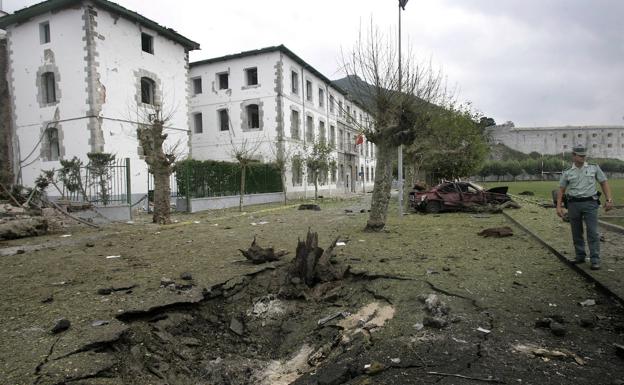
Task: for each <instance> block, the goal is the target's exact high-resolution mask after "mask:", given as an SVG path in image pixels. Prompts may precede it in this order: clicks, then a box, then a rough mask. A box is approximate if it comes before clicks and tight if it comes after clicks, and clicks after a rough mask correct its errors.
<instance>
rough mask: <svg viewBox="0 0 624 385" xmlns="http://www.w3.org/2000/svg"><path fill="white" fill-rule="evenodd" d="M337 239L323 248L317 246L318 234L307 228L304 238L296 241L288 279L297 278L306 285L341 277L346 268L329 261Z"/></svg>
mask: <svg viewBox="0 0 624 385" xmlns="http://www.w3.org/2000/svg"><path fill="white" fill-rule="evenodd" d="M337 241H338V238H336V239H335V240H334V242H332V244H331V246H329V247H328V248H327V249H326V250H323V249H322V248H320V247H318V234H317V233H315V232H311V231H310V230H308V234H307V236H306V240H305V241H302V240H299V241H298V243H297V252H296V255H295V259H294V260H293V262H292V265H291V267H290V271H289V277H290V279H291V280H292V278H299V279H300V280H301V281H302V282H303V283H305V284H306V286H308V287H312V286H314V285H315V284H316V283H319V282H330V281H336V280H339V279H342V278H343V277H344V274H345V272H346V269H341V268H338V267H335V266H334V265H332V264H331V261H330V258H331V257H332V255H333V253H334V248H335V247H336V242H337Z"/></svg>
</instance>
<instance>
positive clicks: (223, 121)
mask: <svg viewBox="0 0 624 385" xmlns="http://www.w3.org/2000/svg"><path fill="white" fill-rule="evenodd" d="M219 129H220V130H221V131H229V130H230V117H229V115H228V110H227V109H225V108H224V109H222V110H219Z"/></svg>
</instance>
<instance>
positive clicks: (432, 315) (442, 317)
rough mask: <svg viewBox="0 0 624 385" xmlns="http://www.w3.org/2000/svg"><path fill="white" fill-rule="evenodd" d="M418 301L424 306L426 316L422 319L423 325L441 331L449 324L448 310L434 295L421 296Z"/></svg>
mask: <svg viewBox="0 0 624 385" xmlns="http://www.w3.org/2000/svg"><path fill="white" fill-rule="evenodd" d="M418 299H419V300H420V301H421V302H422V303H424V304H425V310H426V311H427V313H428V314H427V315H425V316H424V317H423V322H422V323H423V325H424V326H429V327H432V328H436V329H441V328H444V327H446V326H447V325H448V324H449V321H448V314H449V311H450V308H449V307H448V306H447V305H446V304H445V303H444V302H442V301H441V300H440V298H439V297H438V296H437V295H435V294H428V295H421V296H419V297H418Z"/></svg>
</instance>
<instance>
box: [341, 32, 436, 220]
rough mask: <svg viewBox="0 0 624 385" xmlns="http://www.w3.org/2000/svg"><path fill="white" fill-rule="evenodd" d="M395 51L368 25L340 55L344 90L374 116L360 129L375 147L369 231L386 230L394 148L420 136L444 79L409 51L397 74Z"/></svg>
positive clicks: (391, 43)
mask: <svg viewBox="0 0 624 385" xmlns="http://www.w3.org/2000/svg"><path fill="white" fill-rule="evenodd" d="M396 47H397V44H396V40H395V39H392V38H390V37H387V36H384V35H383V34H382V33H380V32H379V31H378V29H377V28H376V27H374V26H373V25H372V24H371V27H370V29H369V31H368V32H367V33H366V36H362V34H361V33H360V37H359V39H358V40H357V41H356V43H355V45H354V48H353V50H352V51H351V52H349V54H348V55H345V56H344V57H343V63H344V69H345V72H346V74H347V79H348V83H349V84H348V85H347V88H348V91H349V92H350V94H351V96H352V97H354V98H355V99H358V100H359V101H360V102H361V103H362V104H364V106H365V108H366V109H367V110H368V113H369V114H370V115H371V117H372V118H373V124H372V125H370V126H367V127H361V128H360V131H361V132H362V133H364V135H365V136H366V138H367V140H369V141H371V142H373V143H374V144H375V145H376V149H377V152H376V155H377V164H376V169H375V187H374V189H373V196H372V201H371V210H370V215H369V218H368V221H367V223H366V230H368V231H379V230H381V229H383V228H384V227H385V224H386V217H387V213H388V204H389V201H390V190H391V186H392V170H393V161H394V159H396V154H397V148H398V146H399V145H402V144H403V145H409V144H411V143H412V142H413V141H414V140H416V139H417V138H418V137H420V136H421V135H424V133H425V132H426V130H427V127H428V126H427V116H426V111H427V110H428V109H430V108H432V106H433V105H432V103H433V102H439V101H440V99H441V98H442V97H444V96H446V89H445V88H444V87H443V81H442V80H443V78H442V76H441V74H440V73H439V72H436V71H434V70H433V68H432V66H431V65H430V64H426V65H419V64H417V63H416V62H415V61H414V58H413V57H412V56H411V55H410V54H409V53H408V54H407V55H403V58H402V61H401V71H399V70H398V68H399V66H398V64H399V60H398V59H399V56H398V50H397V49H396Z"/></svg>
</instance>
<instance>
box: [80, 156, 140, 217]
mask: <svg viewBox="0 0 624 385" xmlns="http://www.w3.org/2000/svg"><path fill="white" fill-rule="evenodd" d="M81 170H83V173H84V180H83V182H82V183H83V185H82V188H83V190H84V191H83V193H84V196H83V197H82V198H83V199H84V200H86V201H87V202H90V203H93V204H96V205H103V206H107V205H111V204H126V203H127V204H130V201H131V188H130V159H129V158H125V159H117V160H113V161H112V162H110V163H109V164H107V165H104V166H100V167H94V166H93V165H92V164H91V163H89V164H87V165H86V166H82V167H81ZM72 198H75V199H77V200H80V197H72Z"/></svg>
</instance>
